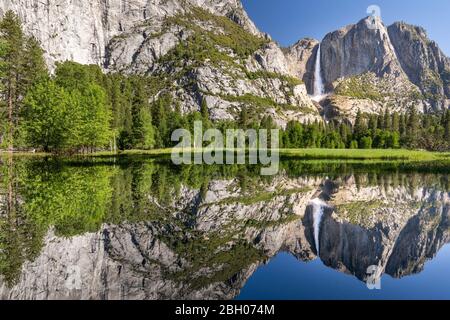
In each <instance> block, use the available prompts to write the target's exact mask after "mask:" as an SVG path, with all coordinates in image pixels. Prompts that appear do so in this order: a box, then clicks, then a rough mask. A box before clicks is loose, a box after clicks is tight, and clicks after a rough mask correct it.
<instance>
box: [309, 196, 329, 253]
mask: <svg viewBox="0 0 450 320" xmlns="http://www.w3.org/2000/svg"><path fill="white" fill-rule="evenodd" d="M310 204H311V205H312V206H313V226H314V242H315V245H316V250H317V256H319V255H320V242H319V239H320V238H319V236H320V223H321V222H322V217H323V214H324V210H325V208H326V207H328V205H327V204H326V203H325V202H323V201H322V200H320V199H319V198H316V199H314V200H312V201H311V202H310Z"/></svg>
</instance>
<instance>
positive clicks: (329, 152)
mask: <svg viewBox="0 0 450 320" xmlns="http://www.w3.org/2000/svg"><path fill="white" fill-rule="evenodd" d="M188 151H189V149H188ZM190 151H193V152H201V151H202V150H201V149H193V150H190ZM279 151H280V155H281V156H282V157H283V156H286V157H292V158H298V159H307V160H327V159H330V160H339V159H342V160H405V161H439V160H444V161H445V160H448V161H450V152H445V153H438V152H428V151H416V150H405V149H386V150H385V149H370V150H364V149H353V150H350V149H280V150H279ZM171 152H172V149H170V148H169V149H158V150H148V151H146V150H128V151H123V152H121V153H120V154H122V155H170V154H171Z"/></svg>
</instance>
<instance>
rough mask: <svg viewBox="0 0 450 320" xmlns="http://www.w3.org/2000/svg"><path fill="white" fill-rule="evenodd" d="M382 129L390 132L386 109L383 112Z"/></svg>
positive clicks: (389, 118) (389, 120)
mask: <svg viewBox="0 0 450 320" xmlns="http://www.w3.org/2000/svg"><path fill="white" fill-rule="evenodd" d="M383 129H384V130H391V115H390V114H389V110H388V109H387V108H386V110H385V111H384V117H383Z"/></svg>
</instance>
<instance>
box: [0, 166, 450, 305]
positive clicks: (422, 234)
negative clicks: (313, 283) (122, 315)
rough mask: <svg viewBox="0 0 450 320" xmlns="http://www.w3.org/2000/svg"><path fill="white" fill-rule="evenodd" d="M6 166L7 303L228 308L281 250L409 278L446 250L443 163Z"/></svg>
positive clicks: (1, 261) (2, 287) (0, 201)
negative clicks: (207, 303)
mask: <svg viewBox="0 0 450 320" xmlns="http://www.w3.org/2000/svg"><path fill="white" fill-rule="evenodd" d="M1 161H2V163H1V164H2V165H1V173H0V174H1V176H0V277H1V280H0V297H1V298H3V299H13V298H14V299H67V298H73V299H233V298H235V297H236V296H238V295H239V293H240V291H241V289H242V288H243V287H244V286H245V284H246V282H247V281H248V279H249V278H250V277H251V276H252V275H253V274H254V272H255V271H256V270H257V269H258V268H259V267H260V266H262V265H265V264H267V263H269V262H270V261H271V259H272V258H273V257H275V256H277V255H278V254H279V253H281V252H288V253H289V254H291V255H293V256H294V257H295V258H296V259H298V261H311V260H315V259H320V260H321V261H322V262H323V264H324V265H326V266H327V267H330V268H332V269H335V270H337V271H338V272H343V273H347V274H349V275H352V276H353V277H354V278H355V281H365V280H366V279H367V274H366V272H367V268H368V267H369V266H372V265H375V266H377V267H378V269H377V270H378V272H379V274H378V275H377V276H380V277H381V275H382V274H387V275H390V276H392V277H394V278H402V277H406V276H409V275H412V274H416V273H420V272H421V271H422V270H423V269H424V265H425V264H426V262H427V261H428V260H430V259H433V258H434V257H435V255H436V254H437V253H438V252H439V250H440V249H441V248H442V247H443V246H444V245H445V244H447V243H448V242H449V240H450V238H449V230H450V228H449V227H450V225H449V214H450V211H449V208H450V200H449V196H450V193H449V190H450V183H449V175H448V172H447V169H448V168H446V167H439V166H437V167H435V168H434V170H433V169H430V166H418V167H411V166H408V165H405V164H395V163H383V164H374V165H361V164H358V163H339V162H301V161H294V160H286V161H283V163H282V166H281V167H282V170H281V172H280V174H279V175H277V176H274V177H261V176H259V168H257V167H246V166H184V167H175V166H172V165H171V164H170V163H168V162H166V161H163V160H158V159H144V158H111V159H109V158H99V159H95V160H82V159H79V160H76V161H75V160H71V161H55V160H52V159H34V160H30V159H28V160H27V159H18V158H14V159H13V158H4V159H1ZM274 276H276V275H274ZM356 279H357V280H356Z"/></svg>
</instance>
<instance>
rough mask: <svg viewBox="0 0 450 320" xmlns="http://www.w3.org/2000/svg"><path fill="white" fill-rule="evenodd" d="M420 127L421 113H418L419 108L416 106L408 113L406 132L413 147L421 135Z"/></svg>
mask: <svg viewBox="0 0 450 320" xmlns="http://www.w3.org/2000/svg"><path fill="white" fill-rule="evenodd" d="M419 129H420V118H419V115H418V114H417V110H416V109H415V108H411V109H410V111H409V113H408V120H407V128H406V134H407V139H408V142H409V145H410V146H412V147H414V146H415V145H416V142H417V139H418V135H419Z"/></svg>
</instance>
